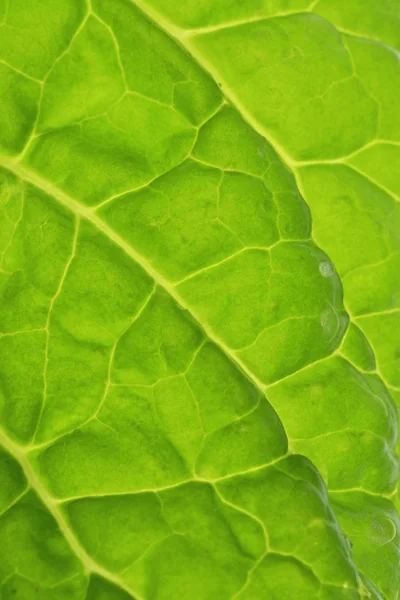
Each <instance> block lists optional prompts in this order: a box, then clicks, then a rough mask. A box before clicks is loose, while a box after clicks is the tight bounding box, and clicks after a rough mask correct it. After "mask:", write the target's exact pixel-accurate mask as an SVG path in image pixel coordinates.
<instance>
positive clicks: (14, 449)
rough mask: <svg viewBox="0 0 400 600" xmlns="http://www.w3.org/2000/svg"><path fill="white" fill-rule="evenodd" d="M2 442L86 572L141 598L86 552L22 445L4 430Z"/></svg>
mask: <svg viewBox="0 0 400 600" xmlns="http://www.w3.org/2000/svg"><path fill="white" fill-rule="evenodd" d="M0 444H1V445H2V446H3V447H4V448H5V449H6V450H7V452H9V454H11V456H13V458H14V459H15V460H16V461H17V462H18V464H19V465H20V466H21V468H22V470H23V472H24V474H25V477H26V479H27V482H28V484H29V486H30V487H31V488H32V490H34V491H35V492H36V494H37V496H38V497H39V498H40V500H41V502H42V503H43V504H44V506H45V507H46V508H47V510H48V511H49V513H50V514H51V516H52V517H53V518H54V520H55V521H56V523H57V525H58V528H59V530H60V532H61V534H62V535H63V536H64V538H65V540H66V541H67V543H68V544H69V546H70V548H71V550H72V551H73V552H74V554H75V556H76V557H77V558H78V560H79V561H80V562H81V563H82V565H83V568H84V571H85V574H86V575H89V574H90V573H96V574H97V575H100V576H101V577H103V579H106V580H108V581H110V582H111V583H113V584H114V585H116V586H118V587H119V588H121V589H122V590H124V591H125V592H126V593H127V594H129V595H130V596H131V597H132V598H134V600H140V597H139V596H138V595H137V594H136V593H135V592H133V591H132V590H131V589H130V588H129V587H127V586H126V585H125V583H124V582H123V581H122V580H121V579H120V578H119V577H118V576H116V575H114V574H113V573H110V571H107V570H106V569H104V568H103V567H101V566H100V565H99V564H98V563H96V561H94V560H93V559H92V558H91V556H90V555H89V554H88V553H87V552H86V550H85V549H84V548H83V547H82V546H81V544H80V543H79V541H78V539H77V538H76V536H75V534H74V533H73V531H72V530H71V529H70V527H69V526H68V522H67V520H66V518H65V516H64V514H63V512H62V509H61V506H60V503H58V502H57V501H56V500H55V499H54V498H52V497H51V496H50V495H49V493H48V492H47V490H46V488H45V487H44V485H43V484H42V482H41V481H40V479H39V477H38V476H37V474H36V472H35V470H34V469H33V467H32V465H31V463H30V461H29V460H28V458H27V456H26V454H25V452H24V451H21V449H20V447H19V446H18V445H17V444H15V443H14V442H13V441H12V440H11V439H10V438H9V437H8V436H7V435H6V434H5V433H4V432H2V431H0Z"/></svg>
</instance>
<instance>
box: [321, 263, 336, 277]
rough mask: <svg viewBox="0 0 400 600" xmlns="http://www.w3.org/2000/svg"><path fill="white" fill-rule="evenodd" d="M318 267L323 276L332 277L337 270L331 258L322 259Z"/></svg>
mask: <svg viewBox="0 0 400 600" xmlns="http://www.w3.org/2000/svg"><path fill="white" fill-rule="evenodd" d="M318 268H319V272H320V273H321V275H322V277H331V276H332V275H333V274H334V273H335V271H336V269H335V265H334V264H333V262H331V261H330V260H322V261H321V262H320V263H319V265H318Z"/></svg>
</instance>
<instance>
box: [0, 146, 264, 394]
mask: <svg viewBox="0 0 400 600" xmlns="http://www.w3.org/2000/svg"><path fill="white" fill-rule="evenodd" d="M0 166H1V167H3V168H5V169H7V170H9V171H11V172H12V173H14V175H16V176H17V177H19V178H20V179H23V180H24V181H26V182H27V183H30V184H32V185H34V186H35V187H37V188H38V189H40V190H42V191H43V192H45V193H46V194H47V195H49V196H51V197H52V198H54V199H55V200H57V201H58V202H59V203H60V204H62V205H63V206H65V207H66V208H67V209H68V210H70V211H71V212H72V213H73V214H75V215H77V216H79V217H82V218H83V219H86V220H87V221H89V222H90V223H92V225H94V226H95V227H96V229H98V230H99V231H101V232H102V233H103V234H104V235H105V236H106V237H107V238H108V239H110V240H111V241H112V242H114V243H115V244H116V245H117V246H119V247H120V248H121V249H122V250H123V251H124V252H125V254H127V255H128V256H129V257H130V258H132V259H133V260H134V261H135V262H136V263H137V264H138V265H140V266H141V267H142V269H143V270H144V271H145V272H146V273H147V275H148V276H149V277H151V279H152V280H153V281H155V282H156V284H158V285H159V286H160V287H161V288H163V289H164V290H165V291H166V292H167V294H169V296H171V297H172V298H173V299H174V300H175V302H176V303H177V304H178V306H180V308H182V309H183V310H185V311H187V312H188V313H189V314H190V315H191V316H192V318H193V320H194V321H195V322H196V324H197V325H198V327H199V328H200V329H201V330H202V331H203V332H204V336H205V337H206V338H207V339H208V340H210V341H211V342H213V343H214V344H215V345H217V346H218V347H219V348H221V350H222V351H223V352H224V354H225V355H226V356H227V357H228V358H229V360H231V361H232V362H233V364H234V365H235V366H236V367H237V368H239V369H240V370H241V371H243V372H244V373H245V374H246V376H247V377H248V379H249V380H250V381H251V382H252V383H253V384H254V385H255V386H256V387H257V388H258V390H259V391H260V392H261V393H262V394H264V393H265V391H266V389H267V387H268V386H267V385H265V384H264V383H262V381H260V380H259V379H258V378H257V377H256V376H255V375H254V374H253V373H252V372H251V371H250V370H249V369H248V367H247V366H246V365H245V364H244V362H243V361H242V360H241V359H240V358H238V357H237V356H236V355H235V354H233V352H232V351H231V349H230V348H229V347H228V346H227V345H226V344H225V342H223V341H222V340H221V339H220V338H219V337H218V336H217V335H216V334H215V333H214V332H213V331H212V330H211V329H210V328H209V327H207V326H206V325H204V324H203V323H202V321H201V319H200V317H199V316H198V315H197V314H196V312H195V311H194V310H193V308H192V307H191V306H189V305H188V304H187V303H186V302H185V300H184V298H183V297H182V296H181V295H180V294H179V292H178V291H177V290H176V289H175V286H174V285H173V284H171V283H170V282H169V281H167V280H166V279H164V277H162V276H161V275H160V274H159V273H158V272H157V271H156V270H155V269H154V267H153V266H152V264H151V263H150V262H149V261H148V260H147V259H146V258H144V257H143V256H142V255H141V254H140V253H139V252H137V251H136V250H135V249H134V248H133V247H132V246H131V245H130V244H128V242H126V241H125V240H124V239H123V238H122V237H121V236H119V235H118V234H117V233H116V232H115V231H114V230H113V229H112V228H111V227H110V226H109V225H107V223H105V222H104V221H103V220H102V219H101V218H100V217H99V216H98V215H97V214H96V212H95V210H93V209H92V208H89V207H87V206H84V205H82V204H80V203H79V202H77V200H75V199H74V198H72V197H71V196H69V195H68V194H66V193H65V192H63V191H61V190H60V189H59V188H58V187H56V186H55V185H54V184H52V183H50V182H49V181H47V179H44V178H43V177H41V176H40V175H38V174H37V173H35V172H34V171H32V170H31V169H28V168H27V167H25V166H24V165H22V164H21V163H19V162H18V161H16V160H14V159H12V158H6V157H4V156H0Z"/></svg>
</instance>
